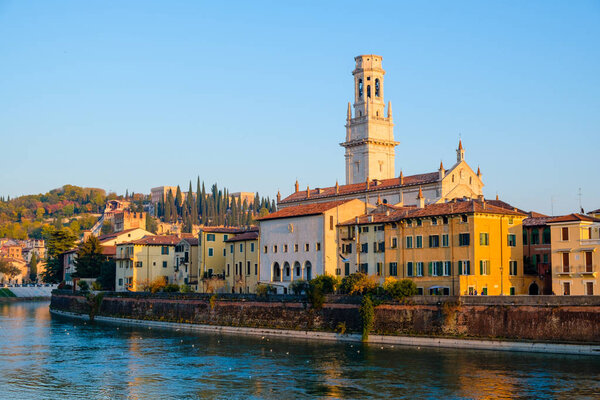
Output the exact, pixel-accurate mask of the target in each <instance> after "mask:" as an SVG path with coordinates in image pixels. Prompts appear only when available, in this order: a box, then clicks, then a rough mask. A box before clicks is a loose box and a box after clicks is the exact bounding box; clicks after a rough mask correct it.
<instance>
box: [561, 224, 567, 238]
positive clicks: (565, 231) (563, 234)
mask: <svg viewBox="0 0 600 400" xmlns="http://www.w3.org/2000/svg"><path fill="white" fill-rule="evenodd" d="M561 233H562V236H561V237H562V240H569V228H568V227H564V228H562V230H561Z"/></svg>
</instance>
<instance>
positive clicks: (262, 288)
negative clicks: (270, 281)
mask: <svg viewBox="0 0 600 400" xmlns="http://www.w3.org/2000/svg"><path fill="white" fill-rule="evenodd" d="M276 293H277V288H276V287H274V286H271V285H266V284H264V283H259V284H258V285H256V295H257V296H259V297H266V296H267V295H269V294H276Z"/></svg>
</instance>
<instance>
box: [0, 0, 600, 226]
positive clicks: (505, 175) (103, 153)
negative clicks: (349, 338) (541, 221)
mask: <svg viewBox="0 0 600 400" xmlns="http://www.w3.org/2000/svg"><path fill="white" fill-rule="evenodd" d="M287 3H289V2H276V1H273V2H267V3H263V2H257V1H252V2H239V3H238V2H226V3H225V2H200V1H148V0H145V1H106V0H102V1H46V0H43V1H24V0H14V1H10V0H8V1H7V0H0V139H1V146H2V157H1V159H2V162H1V165H2V168H0V194H1V195H10V196H17V195H21V194H30V193H40V192H46V191H47V190H49V189H52V188H55V187H59V186H61V185H63V184H66V183H69V184H75V185H81V186H93V187H102V188H104V189H107V190H112V191H116V192H118V193H124V192H125V189H129V191H130V192H131V191H135V192H144V193H149V191H150V188H151V187H154V186H159V185H176V184H181V185H182V186H183V187H187V185H188V181H189V180H190V179H191V180H192V181H193V182H194V185H195V180H196V177H197V176H198V175H199V176H200V178H201V179H203V180H205V181H206V182H207V183H212V182H215V181H218V182H219V183H220V185H221V186H227V187H229V188H230V189H231V190H232V191H239V190H242V191H259V192H260V193H261V194H263V195H270V196H274V195H275V194H276V193H277V190H278V189H280V190H281V193H282V195H284V196H285V195H287V194H289V193H290V192H291V191H292V190H293V184H294V181H295V179H296V178H298V180H299V181H300V186H301V187H303V188H304V187H306V185H307V184H308V185H310V187H311V188H314V187H320V186H321V187H322V186H328V185H333V184H334V183H335V181H336V179H339V181H340V183H342V182H343V181H344V156H343V149H342V148H341V147H339V145H338V144H339V143H340V142H341V141H342V140H343V139H344V135H345V129H344V123H345V114H346V107H347V105H346V104H347V102H348V101H350V100H352V96H353V89H352V87H353V86H352V85H353V81H352V75H351V71H352V69H353V67H354V56H356V55H359V54H365V53H375V54H379V55H382V56H383V62H384V68H385V69H386V71H387V74H386V80H385V96H386V100H391V101H392V104H393V110H394V120H395V123H396V128H395V136H396V140H399V141H400V142H401V144H400V146H399V147H398V148H397V152H396V170H397V173H399V171H400V169H402V170H403V172H404V174H405V175H408V174H414V173H422V172H430V171H434V170H436V169H437V167H438V165H439V163H440V160H443V161H444V164H445V165H446V166H450V165H451V164H452V163H453V162H454V161H455V157H456V155H455V148H456V145H457V141H458V136H459V133H460V134H461V135H462V139H463V143H464V146H465V148H466V159H467V162H469V163H470V164H471V165H472V166H473V168H477V166H478V165H479V166H480V167H481V171H482V173H483V179H484V183H485V184H486V186H485V188H484V193H485V194H486V196H489V197H493V196H495V195H496V193H499V194H500V197H501V198H502V199H504V200H506V201H508V202H511V203H513V204H514V205H516V206H519V207H522V208H524V209H527V210H531V209H533V210H537V211H540V212H544V213H550V211H551V208H550V204H551V198H553V199H554V200H553V201H554V212H555V214H558V213H567V212H572V211H576V210H577V209H578V203H579V201H578V195H577V191H578V188H581V190H582V195H583V196H582V198H583V206H584V208H586V209H591V208H600V179H599V171H600V157H599V150H598V149H599V148H600V147H599V141H600V2H599V1H572V2H571V1H562V2H554V1H539V2H536V1H502V2H500V1H498V2H489V1H485V2H482V1H472V2H470V1H453V2H449V1H441V2H433V1H431V2H399V1H392V2H383V1H379V2H374V3H369V2H364V1H362V2H350V1H341V2H321V1H316V2H305V1H302V2H294V3H292V4H287Z"/></svg>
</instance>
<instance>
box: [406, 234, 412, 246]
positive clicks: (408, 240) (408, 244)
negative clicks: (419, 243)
mask: <svg viewBox="0 0 600 400" xmlns="http://www.w3.org/2000/svg"><path fill="white" fill-rule="evenodd" d="M412 247H413V237H412V236H407V237H406V248H407V249H412Z"/></svg>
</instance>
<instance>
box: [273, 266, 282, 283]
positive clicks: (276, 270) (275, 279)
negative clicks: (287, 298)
mask: <svg viewBox="0 0 600 400" xmlns="http://www.w3.org/2000/svg"><path fill="white" fill-rule="evenodd" d="M271 281H272V282H280V281H281V269H280V268H279V263H275V264H273V273H272V275H271Z"/></svg>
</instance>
